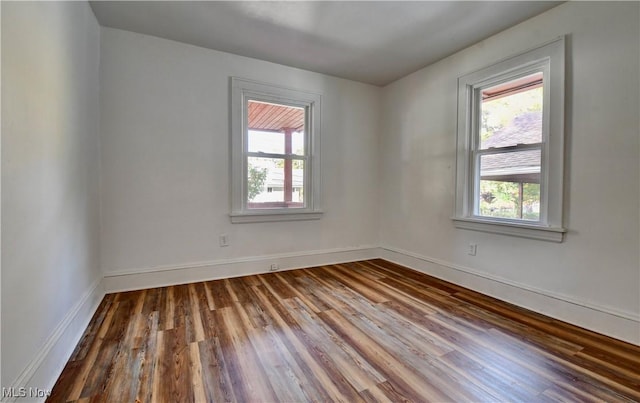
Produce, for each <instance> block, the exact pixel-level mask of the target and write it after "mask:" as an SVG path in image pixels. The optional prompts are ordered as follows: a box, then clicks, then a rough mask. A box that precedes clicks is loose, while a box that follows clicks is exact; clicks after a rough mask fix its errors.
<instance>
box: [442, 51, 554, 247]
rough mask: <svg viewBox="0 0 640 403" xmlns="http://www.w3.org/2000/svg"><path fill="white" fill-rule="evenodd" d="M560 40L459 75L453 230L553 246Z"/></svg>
mask: <svg viewBox="0 0 640 403" xmlns="http://www.w3.org/2000/svg"><path fill="white" fill-rule="evenodd" d="M564 69H565V67H564V39H563V38H560V39H558V40H556V41H554V42H551V43H549V44H547V45H544V46H541V47H539V48H536V49H533V50H531V51H529V52H526V53H523V54H521V55H518V56H515V57H512V58H509V59H506V60H504V61H501V62H499V63H496V64H494V65H492V66H489V67H486V68H484V69H481V70H479V71H476V72H474V73H471V74H467V75H465V76H463V77H460V79H459V80H458V144H457V147H458V148H457V175H456V212H455V216H454V222H455V224H456V226H457V227H459V228H465V229H472V230H480V231H487V232H495V233H501V234H508V235H514V236H521V237H528V238H535V239H543V240H550V241H556V242H560V241H562V237H563V233H564V232H565V229H564V228H563V226H562V208H563V206H562V194H563V188H562V180H563V175H564V174H563V159H564V146H563V144H564Z"/></svg>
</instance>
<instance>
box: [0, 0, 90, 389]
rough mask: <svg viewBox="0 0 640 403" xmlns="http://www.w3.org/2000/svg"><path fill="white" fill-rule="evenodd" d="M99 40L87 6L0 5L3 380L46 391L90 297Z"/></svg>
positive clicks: (78, 328) (77, 330)
mask: <svg viewBox="0 0 640 403" xmlns="http://www.w3.org/2000/svg"><path fill="white" fill-rule="evenodd" d="M99 35H100V31H99V26H98V24H97V21H96V19H95V17H94V15H93V12H92V11H91V9H90V7H89V5H88V4H87V3H66V2H59V3H45V2H36V3H26V2H23V3H13V2H3V3H2V118H3V119H2V324H3V326H2V380H1V385H2V386H3V387H10V386H24V385H26V384H29V386H35V387H39V388H50V387H51V386H52V384H51V382H53V381H54V380H55V377H56V376H57V374H58V373H59V372H57V371H60V370H61V369H62V365H64V363H65V362H66V360H67V359H68V354H70V352H71V351H72V350H73V347H74V344H75V343H76V342H77V337H78V336H79V334H81V332H82V330H83V329H82V327H83V326H86V322H85V323H79V322H74V320H75V318H76V316H77V314H78V313H84V314H85V315H91V314H92V312H91V310H92V308H94V307H95V306H94V305H95V303H96V302H97V301H96V299H98V300H99V298H101V295H99V292H98V293H97V294H95V295H94V294H92V292H93V291H95V287H96V285H97V284H99V283H97V281H99V279H100V278H101V274H100V271H99V265H98V258H99V256H98V246H99V242H98V235H99V233H98V229H99V228H98V225H99V216H98V215H99V199H98V198H99V192H98V180H99V176H98V168H99V166H98V162H99V148H98V147H99V141H98V140H99V139H98V129H99V126H98V125H99V118H98V113H99V110H98V100H99V99H98V83H99V77H98V73H99V57H100V55H99V44H100V39H99ZM90 297H93V300H91V298H90ZM81 302H83V303H84V302H87V303H88V305H87V307H84V306H81V304H80V303H81ZM82 319H83V320H88V317H84V318H82ZM81 322H82V321H81ZM58 342H60V343H58Z"/></svg>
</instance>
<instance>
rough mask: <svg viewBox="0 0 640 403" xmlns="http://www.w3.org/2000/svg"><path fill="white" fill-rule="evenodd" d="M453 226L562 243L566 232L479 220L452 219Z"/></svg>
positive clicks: (558, 228)
mask: <svg viewBox="0 0 640 403" xmlns="http://www.w3.org/2000/svg"><path fill="white" fill-rule="evenodd" d="M453 224H454V225H455V226H456V228H461V229H468V230H472V231H482V232H490V233H493V234H502V235H510V236H516V237H520V238H529V239H538V240H541V241H549V242H562V240H563V237H564V233H565V232H567V230H566V229H565V228H560V227H543V226H539V225H532V224H524V223H516V222H502V221H493V220H483V219H480V218H461V217H454V218H453Z"/></svg>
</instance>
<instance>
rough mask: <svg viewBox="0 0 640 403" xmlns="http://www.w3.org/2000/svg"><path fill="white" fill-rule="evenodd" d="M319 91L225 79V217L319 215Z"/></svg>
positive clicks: (235, 219)
mask: <svg viewBox="0 0 640 403" xmlns="http://www.w3.org/2000/svg"><path fill="white" fill-rule="evenodd" d="M320 99H321V97H320V95H319V94H314V93H310V92H305V91H298V90H292V89H288V88H282V87H277V86H274V85H269V84H263V83H257V82H254V81H249V80H244V79H239V78H235V77H233V78H232V79H231V147H232V157H231V159H232V167H231V184H232V185H231V193H232V211H231V221H232V222H234V223H244V222H262V221H284V220H309V219H318V218H320V216H321V214H322V211H321V210H320V205H319V204H320V200H319V198H320Z"/></svg>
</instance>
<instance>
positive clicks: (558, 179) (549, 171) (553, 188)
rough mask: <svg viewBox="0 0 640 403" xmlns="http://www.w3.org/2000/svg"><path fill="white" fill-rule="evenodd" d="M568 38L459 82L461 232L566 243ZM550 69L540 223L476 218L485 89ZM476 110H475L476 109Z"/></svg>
mask: <svg viewBox="0 0 640 403" xmlns="http://www.w3.org/2000/svg"><path fill="white" fill-rule="evenodd" d="M564 42H565V41H564V37H560V38H558V39H556V40H554V41H553V42H550V43H547V44H545V45H542V46H540V47H537V48H535V49H532V50H530V51H528V52H525V53H522V54H520V55H517V56H513V57H510V58H508V59H505V60H503V61H500V62H498V63H495V64H493V65H491V66H488V67H485V68H483V69H480V70H478V71H475V72H473V73H470V74H467V75H465V76H462V77H460V78H459V79H458V131H457V155H456V204H455V214H454V217H453V222H454V225H455V226H456V227H458V228H462V229H469V230H475V231H483V232H491V233H498V234H504V235H511V236H517V237H524V238H532V239H540V240H546V241H553V242H562V240H563V234H564V233H565V232H566V229H565V228H564V227H563V218H562V213H563V192H564V190H563V178H564V108H565V102H564V91H565V77H564V76H565V60H564V59H565V45H564ZM534 69H535V70H537V71H539V70H545V71H544V75H545V78H544V81H543V86H544V91H543V93H544V105H545V106H544V108H545V113H544V114H543V139H542V143H543V144H542V150H541V152H542V154H541V158H542V161H541V180H540V182H541V183H540V192H541V195H540V198H541V200H540V221H536V222H531V221H527V220H518V219H504V218H495V217H486V216H479V215H476V214H475V212H474V204H475V200H474V186H475V183H476V177H475V176H476V175H478V174H479V173H477V172H476V170H477V168H476V166H477V163H476V162H475V161H474V152H473V151H474V147H473V146H474V145H475V143H474V141H476V139H475V136H476V135H477V129H476V130H474V125H477V123H476V120H477V119H476V115H477V113H478V109H479V104H478V103H477V101H474V97H476V96H477V93H478V92H479V91H478V89H479V88H483V87H484V88H486V87H488V86H491V85H493V84H494V83H499V82H504V81H509V80H511V79H513V78H516V77H518V76H523V75H526V74H527V72H531V71H532V70H534ZM474 108H475V109H476V110H473V109H474Z"/></svg>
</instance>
